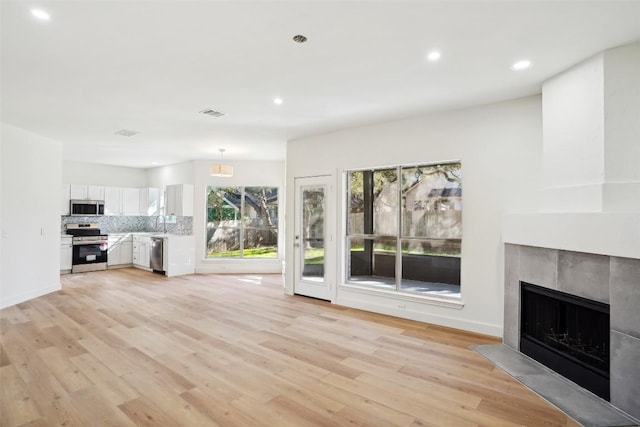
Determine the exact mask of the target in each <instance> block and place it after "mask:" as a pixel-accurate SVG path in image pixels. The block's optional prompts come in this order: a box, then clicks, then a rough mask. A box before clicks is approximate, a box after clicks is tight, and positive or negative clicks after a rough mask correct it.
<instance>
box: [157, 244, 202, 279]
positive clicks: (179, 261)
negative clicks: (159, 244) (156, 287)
mask: <svg viewBox="0 0 640 427" xmlns="http://www.w3.org/2000/svg"><path fill="white" fill-rule="evenodd" d="M195 258H196V250H195V241H194V238H193V236H178V235H173V234H172V235H170V236H168V237H166V238H165V239H164V247H163V266H164V271H165V275H166V276H167V277H173V276H182V275H184V274H193V273H195V269H196V265H195Z"/></svg>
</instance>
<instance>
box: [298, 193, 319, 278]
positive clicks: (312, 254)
mask: <svg viewBox="0 0 640 427" xmlns="http://www.w3.org/2000/svg"><path fill="white" fill-rule="evenodd" d="M324 196H325V195H324V187H305V188H303V189H302V222H301V226H302V230H300V232H301V236H302V239H301V241H300V251H301V254H302V255H303V256H302V259H303V262H304V265H303V268H302V278H303V279H305V280H312V281H318V282H322V281H324V221H325V211H324Z"/></svg>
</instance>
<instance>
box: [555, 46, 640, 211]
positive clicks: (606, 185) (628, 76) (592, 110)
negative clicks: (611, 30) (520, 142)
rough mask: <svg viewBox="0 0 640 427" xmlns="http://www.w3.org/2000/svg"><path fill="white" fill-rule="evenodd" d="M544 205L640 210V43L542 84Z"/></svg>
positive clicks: (561, 208) (568, 208) (598, 57)
mask: <svg viewBox="0 0 640 427" xmlns="http://www.w3.org/2000/svg"><path fill="white" fill-rule="evenodd" d="M542 110H543V122H542V123H543V126H542V130H543V176H544V181H543V186H544V188H543V192H542V203H543V205H542V210H543V211H544V212H640V43H634V44H630V45H626V46H622V47H619V48H615V49H610V50H607V51H605V52H603V53H600V54H598V55H596V56H594V57H592V58H590V59H588V60H586V61H584V62H583V63H581V64H578V65H576V66H575V67H573V68H571V69H569V70H567V71H565V72H563V73H561V74H559V75H558V76H556V77H554V78H552V79H550V80H548V81H547V82H545V83H544V84H543V86H542Z"/></svg>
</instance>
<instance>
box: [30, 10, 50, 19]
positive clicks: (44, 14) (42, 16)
mask: <svg viewBox="0 0 640 427" xmlns="http://www.w3.org/2000/svg"><path fill="white" fill-rule="evenodd" d="M31 14H32V15H33V16H35V17H36V18H38V19H40V20H41V21H48V20H50V19H51V17H50V16H49V14H48V13H47V12H45V11H44V10H42V9H31Z"/></svg>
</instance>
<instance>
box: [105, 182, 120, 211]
mask: <svg viewBox="0 0 640 427" xmlns="http://www.w3.org/2000/svg"><path fill="white" fill-rule="evenodd" d="M121 212H122V188H120V187H105V188H104V214H105V215H120V213H121Z"/></svg>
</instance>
